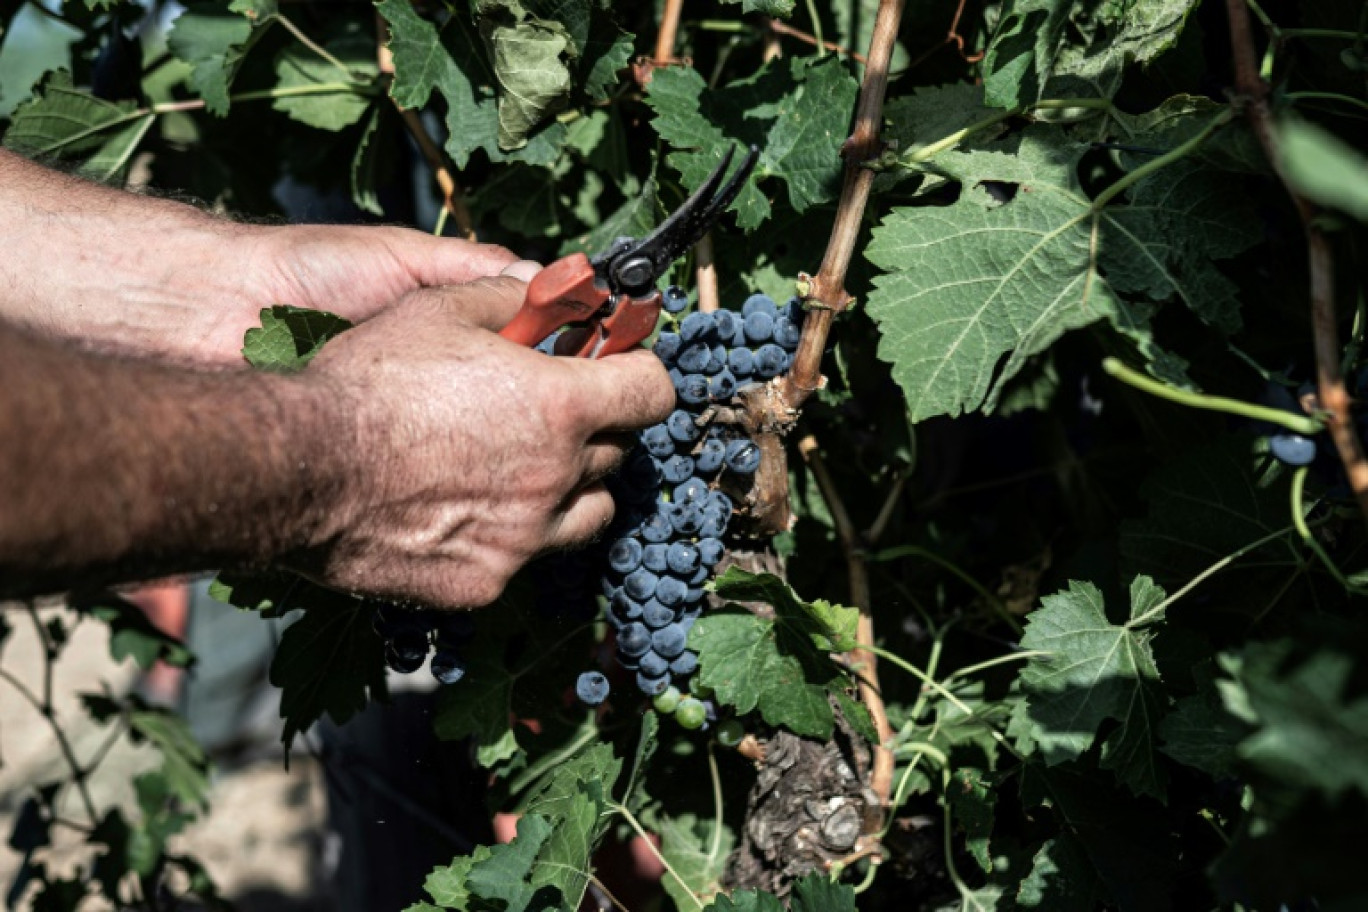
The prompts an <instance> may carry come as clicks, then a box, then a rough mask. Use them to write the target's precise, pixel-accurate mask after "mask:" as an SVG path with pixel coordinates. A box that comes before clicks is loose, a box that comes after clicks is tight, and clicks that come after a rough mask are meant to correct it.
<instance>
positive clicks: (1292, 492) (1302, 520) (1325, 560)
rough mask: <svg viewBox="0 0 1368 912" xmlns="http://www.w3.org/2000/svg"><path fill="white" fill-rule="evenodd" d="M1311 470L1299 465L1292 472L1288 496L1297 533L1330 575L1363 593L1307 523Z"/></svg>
mask: <svg viewBox="0 0 1368 912" xmlns="http://www.w3.org/2000/svg"><path fill="white" fill-rule="evenodd" d="M1310 471H1311V467H1310V466H1297V469H1296V471H1294V472H1293V473H1292V484H1291V485H1290V486H1289V490H1288V496H1289V498H1290V500H1291V502H1292V503H1291V508H1292V509H1291V513H1292V525H1293V527H1295V528H1296V530H1297V534H1298V535H1300V536H1301V538H1302V541H1303V542H1305V543H1306V546H1307V547H1308V548H1310V549H1311V551H1312V553H1313V554H1315V555H1316V557H1317V558H1319V559H1320V562H1321V563H1322V564H1324V565H1325V569H1326V570H1329V571H1330V575H1331V576H1333V577H1334V578H1335V582H1337V583H1339V584H1340V585H1341V586H1343V587H1344V588H1345V589H1346V590H1348V591H1349V592H1353V593H1356V594H1359V593H1362V592H1363V589H1362V588H1361V587H1358V586H1355V585H1354V584H1353V583H1351V582H1349V580H1348V579H1346V578H1345V576H1344V573H1343V572H1341V571H1340V568H1339V567H1337V566H1336V565H1335V562H1334V561H1332V560H1331V559H1330V555H1329V554H1326V553H1325V549H1324V548H1322V547H1321V543H1320V542H1318V541H1316V536H1315V535H1314V534H1312V532H1311V527H1310V526H1308V525H1307V524H1306V508H1305V505H1304V504H1303V493H1304V491H1305V488H1306V476H1307V474H1308V473H1309V472H1310Z"/></svg>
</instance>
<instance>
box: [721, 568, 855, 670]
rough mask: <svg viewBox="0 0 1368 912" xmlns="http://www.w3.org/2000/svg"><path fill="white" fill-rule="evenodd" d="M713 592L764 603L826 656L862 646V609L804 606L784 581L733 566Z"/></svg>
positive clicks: (819, 604) (827, 604) (817, 604)
mask: <svg viewBox="0 0 1368 912" xmlns="http://www.w3.org/2000/svg"><path fill="white" fill-rule="evenodd" d="M711 588H712V590H713V592H715V593H717V595H718V596H719V597H721V598H724V599H728V600H731V601H737V602H764V603H765V604H766V605H772V606H773V607H774V609H775V613H776V614H777V615H778V616H780V617H781V618H783V619H784V621H785V622H786V623H788V624H789V625H790V626H791V627H792V628H793V629H794V630H795V631H799V632H801V633H803V634H804V635H806V636H807V637H808V638H809V639H810V640H811V641H812V645H813V646H814V647H815V648H817V649H820V650H822V651H823V652H848V651H850V650H851V649H854V648H855V647H856V646H857V645H858V641H857V640H856V638H855V635H856V629H857V628H858V627H859V625H860V611H859V609H858V608H844V607H842V606H840V605H833V604H831V603H830V602H827V601H823V600H821V599H818V600H817V601H815V602H804V601H802V600H801V599H800V598H798V595H797V594H796V593H795V592H794V591H793V589H792V588H790V587H789V584H788V583H787V582H785V581H784V580H783V579H781V578H779V577H777V576H775V575H773V574H771V573H751V572H749V571H746V570H742V569H741V568H740V567H737V566H735V565H733V566H730V567H728V568H727V569H726V571H725V572H724V573H723V574H722V575H721V576H719V577H717V579H715V580H714V581H713V582H712V584H711Z"/></svg>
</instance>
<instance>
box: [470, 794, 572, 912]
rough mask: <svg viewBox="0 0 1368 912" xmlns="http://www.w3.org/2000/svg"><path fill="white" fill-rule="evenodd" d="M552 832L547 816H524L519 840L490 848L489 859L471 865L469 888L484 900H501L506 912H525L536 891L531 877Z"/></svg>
mask: <svg viewBox="0 0 1368 912" xmlns="http://www.w3.org/2000/svg"><path fill="white" fill-rule="evenodd" d="M551 830H552V827H551V823H550V822H549V821H548V820H547V819H546V818H545V817H541V816H539V815H537V814H525V815H523V817H522V818H521V819H519V820H518V835H517V837H516V838H515V839H513V841H512V842H509V843H507V844H506V845H498V846H492V847H490V849H489V854H488V856H487V857H486V858H483V859H481V860H480V861H479V862H477V863H476V864H474V865H472V866H471V868H470V873H469V875H468V876H467V877H466V882H465V888H466V889H467V890H469V891H470V892H471V893H473V894H474V895H476V896H478V897H480V898H481V899H486V900H491V901H494V900H498V901H501V902H502V903H503V905H502V906H500V908H502V909H504V910H506V912H522V910H524V909H526V908H527V907H528V904H529V903H530V902H531V901H532V895H533V894H534V893H535V892H536V888H535V887H533V886H532V885H531V884H529V883H528V882H527V876H528V874H530V873H531V870H532V865H533V863H534V862H535V861H536V858H537V853H538V852H539V851H541V848H542V845H543V844H544V843H545V842H546V840H547V839H548V838H550V836H551Z"/></svg>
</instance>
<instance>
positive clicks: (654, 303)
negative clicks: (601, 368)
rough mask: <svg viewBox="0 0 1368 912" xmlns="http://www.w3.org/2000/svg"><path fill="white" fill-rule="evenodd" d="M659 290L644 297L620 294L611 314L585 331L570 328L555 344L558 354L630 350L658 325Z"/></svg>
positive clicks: (589, 354)
mask: <svg viewBox="0 0 1368 912" xmlns="http://www.w3.org/2000/svg"><path fill="white" fill-rule="evenodd" d="M660 302H661V296H660V292H658V291H653V292H651V294H649V295H648V296H646V297H644V298H626V297H624V298H621V299H619V300H618V304H617V309H616V310H614V311H613V313H612V314H611V315H610V316H607V317H604V318H603V319H601V320H596V321H595V322H594V323H592V324H590V325H589V326H588V327H587V328H586V329H585V330H583V331H582V332H575V331H572V332H567V333H566V334H565V335H564V336H562V337H561V339H562V342H560V343H557V345H556V354H558V355H571V356H573V357H576V358H603V357H607V356H608V355H616V354H619V353H620V352H625V351H630V350H631V349H633V348H636V347H637V346H638V345H640V344H641V342H642V340H643V339H645V338H646V337H647V336H649V335H650V334H651V333H652V332H653V331H654V330H655V327H656V320H657V319H658V318H659V317H660Z"/></svg>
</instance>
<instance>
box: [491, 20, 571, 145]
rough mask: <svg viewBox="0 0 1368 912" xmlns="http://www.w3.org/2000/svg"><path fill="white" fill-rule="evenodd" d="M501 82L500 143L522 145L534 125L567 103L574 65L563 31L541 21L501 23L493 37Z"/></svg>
mask: <svg viewBox="0 0 1368 912" xmlns="http://www.w3.org/2000/svg"><path fill="white" fill-rule="evenodd" d="M489 44H490V48H491V51H492V56H493V58H494V77H495V79H496V80H497V81H498V86H499V148H500V149H505V150H511V149H521V148H522V147H523V146H525V145H527V136H528V134H529V133H531V132H532V130H533V128H534V127H536V126H537V125H538V124H540V123H542V122H543V121H544V120H545V119H546V118H548V117H550V116H551V115H552V114H554V113H555V112H557V111H559V110H560V109H561V108H563V107H564V106H565V102H566V100H567V99H568V98H569V96H570V69H569V67H567V66H566V65H565V62H564V61H563V60H562V59H561V57H562V55H563V54H565V52H566V50H567V47H568V42H567V39H566V36H565V33H564V31H563V30H560V29H554V28H549V27H547V26H546V25H544V24H542V23H540V22H519V23H518V24H516V25H513V26H496V27H495V28H494V29H493V31H492V32H491V33H490V36H489Z"/></svg>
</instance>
